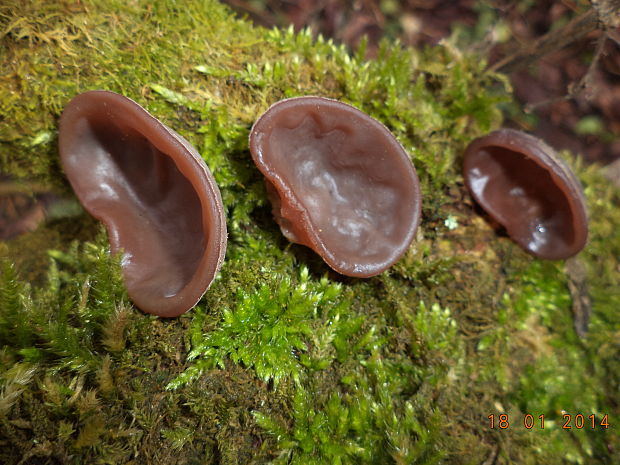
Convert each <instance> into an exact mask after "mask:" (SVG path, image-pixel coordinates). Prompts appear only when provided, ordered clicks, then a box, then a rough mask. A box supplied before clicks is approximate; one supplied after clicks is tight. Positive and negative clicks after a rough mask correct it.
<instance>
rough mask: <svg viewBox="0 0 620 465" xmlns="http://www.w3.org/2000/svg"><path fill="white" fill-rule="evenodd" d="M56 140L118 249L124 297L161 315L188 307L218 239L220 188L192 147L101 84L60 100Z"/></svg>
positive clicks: (222, 242) (211, 270) (218, 255)
mask: <svg viewBox="0 0 620 465" xmlns="http://www.w3.org/2000/svg"><path fill="white" fill-rule="evenodd" d="M59 148H60V157H61V162H62V166H63V168H64V171H65V173H66V175H67V177H68V179H69V182H70V183H71V185H72V187H73V190H74V191H75V193H76V195H77V197H78V199H79V200H80V202H81V203H82V205H83V206H84V208H85V209H86V210H87V211H88V212H89V213H90V214H92V215H93V216H94V217H95V218H97V219H99V220H101V221H102V222H103V223H104V224H105V226H106V228H107V230H108V235H109V240H110V246H111V251H112V253H117V252H119V251H122V253H123V257H122V261H121V266H122V268H123V277H124V280H125V284H126V286H127V292H128V294H129V297H130V298H131V300H132V301H133V302H134V303H135V304H136V306H137V307H139V308H140V309H142V310H143V311H145V312H147V313H152V314H155V315H159V316H163V317H174V316H178V315H180V314H182V313H184V312H186V311H187V310H189V309H190V308H192V307H193V306H194V305H195V304H196V303H197V302H198V301H199V300H200V298H201V297H202V295H203V294H204V292H205V291H206V289H207V288H208V287H209V285H210V284H211V282H212V281H213V279H214V277H215V275H216V273H217V271H218V270H219V268H220V267H221V265H222V262H223V260H224V254H225V251H226V240H227V234H226V222H225V216H224V207H223V205H222V199H221V195H220V191H219V189H218V187H217V185H216V183H215V180H214V179H213V176H212V175H211V173H210V172H209V169H208V168H207V166H206V165H205V163H204V161H203V160H202V158H201V157H200V155H199V154H198V153H197V151H196V150H195V149H194V148H193V147H192V146H191V145H190V144H189V142H187V140H185V139H184V138H183V137H181V136H180V135H179V134H177V133H176V132H175V131H173V130H172V129H170V128H168V127H166V126H165V125H164V124H162V123H161V122H160V121H158V120H157V119H156V118H154V117H153V116H151V115H150V114H149V113H148V112H147V111H146V110H145V109H144V108H142V107H141V106H140V105H138V104H137V103H136V102H134V101H133V100H130V99H128V98H127V97H124V96H122V95H119V94H116V93H114V92H108V91H101V90H96V91H89V92H85V93H83V94H80V95H78V96H76V97H74V98H73V99H72V100H71V101H70V102H69V104H68V105H67V106H66V107H65V109H64V111H63V114H62V117H61V119H60V134H59Z"/></svg>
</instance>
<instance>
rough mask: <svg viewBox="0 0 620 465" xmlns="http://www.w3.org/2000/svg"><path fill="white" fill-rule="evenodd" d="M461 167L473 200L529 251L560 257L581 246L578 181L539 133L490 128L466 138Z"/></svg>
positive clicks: (583, 223)
mask: <svg viewBox="0 0 620 465" xmlns="http://www.w3.org/2000/svg"><path fill="white" fill-rule="evenodd" d="M463 173H464V177H465V182H466V184H467V187H468V188H469V190H470V192H471V193H472V195H473V197H474V199H475V200H476V202H478V203H479V204H480V206H481V207H482V208H483V209H484V210H485V211H486V212H487V213H488V214H489V215H490V216H491V218H492V219H494V220H495V221H497V222H498V223H499V224H501V225H502V226H503V227H504V228H505V229H506V232H507V233H508V235H509V236H510V237H511V238H512V239H513V240H514V241H515V242H516V243H517V244H519V245H520V246H521V247H522V248H524V249H525V250H526V251H528V252H529V253H531V254H532V255H534V256H537V257H540V258H547V259H552V260H555V259H563V258H568V257H571V256H573V255H575V254H576V253H578V252H579V251H580V250H581V249H582V248H583V247H584V245H585V243H586V240H587V236H588V219H587V213H586V206H585V199H584V196H583V192H582V189H581V185H580V184H579V181H578V180H577V178H576V177H575V175H574V174H573V173H572V172H571V170H570V169H569V168H568V166H567V165H566V164H565V163H564V162H563V161H562V160H561V159H559V158H558V156H557V154H556V153H555V151H554V150H553V149H552V148H551V147H549V146H548V145H547V144H545V143H544V142H543V141H541V140H540V139H537V138H536V137H534V136H531V135H529V134H526V133H524V132H521V131H516V130H513V129H500V130H498V131H494V132H492V133H490V134H488V135H486V136H484V137H481V138H479V139H476V140H474V141H473V142H472V143H471V144H469V146H468V147H467V149H466V151H465V157H464V162H463Z"/></svg>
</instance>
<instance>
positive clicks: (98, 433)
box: [0, 0, 620, 464]
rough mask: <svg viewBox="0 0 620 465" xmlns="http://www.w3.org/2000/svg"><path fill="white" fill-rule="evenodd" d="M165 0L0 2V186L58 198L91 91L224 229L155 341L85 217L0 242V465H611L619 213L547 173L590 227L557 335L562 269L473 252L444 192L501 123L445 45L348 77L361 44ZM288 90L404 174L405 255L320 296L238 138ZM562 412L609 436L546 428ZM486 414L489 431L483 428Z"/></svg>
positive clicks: (327, 284)
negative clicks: (333, 115)
mask: <svg viewBox="0 0 620 465" xmlns="http://www.w3.org/2000/svg"><path fill="white" fill-rule="evenodd" d="M18 3H19V4H18ZM177 3H178V2H174V1H172V0H158V1H157V2H154V3H153V2H145V1H144V2H143V1H141V0H137V1H130V2H116V1H103V0H91V1H87V2H80V3H74V2H68V1H67V2H60V3H58V2H57V3H56V4H54V5H52V4H49V2H43V1H37V0H31V1H29V2H26V3H25V4H24V3H23V2H16V1H15V2H13V1H9V2H4V3H3V4H2V5H1V6H0V57H2V58H1V59H0V63H1V68H0V70H1V72H0V123H1V124H0V171H2V172H3V173H7V174H10V175H12V176H13V177H15V178H17V179H29V180H33V181H34V182H36V183H37V184H38V185H41V184H42V185H44V186H46V187H47V186H49V187H50V188H52V189H54V190H55V191H57V192H67V193H68V192H69V190H70V189H69V187H68V184H67V182H66V180H65V179H64V177H63V176H62V173H61V170H60V168H59V165H58V161H57V160H58V156H57V149H56V141H57V129H58V128H57V121H58V117H59V116H60V112H61V110H62V108H63V106H64V105H65V104H66V103H67V102H68V101H69V99H70V98H71V97H73V96H74V95H75V94H77V93H79V92H82V91H85V90H88V89H97V88H101V89H109V90H113V91H117V92H120V93H122V94H124V95H127V96H128V97H131V98H133V99H134V100H136V101H138V102H139V103H140V104H142V105H144V106H145V107H146V108H147V109H148V110H149V111H150V112H152V114H153V115H154V116H156V117H157V118H160V119H161V120H162V121H163V122H164V123H166V124H168V125H169V126H171V127H173V128H174V129H175V130H177V131H179V132H180V133H181V134H182V135H183V136H184V137H186V138H187V139H188V140H189V141H190V142H191V143H193V144H194V145H195V146H196V147H197V149H198V150H199V152H200V153H201V155H202V157H203V158H204V159H205V161H206V162H207V164H208V165H209V167H210V168H211V170H212V171H213V174H214V177H215V179H216V181H217V183H218V185H219V186H220V189H221V191H222V197H223V200H224V204H225V207H226V210H227V222H228V225H229V234H230V236H229V244H228V250H227V256H226V261H225V263H224V266H223V268H222V270H221V272H220V273H219V274H218V277H217V278H216V280H215V281H214V282H213V284H212V286H211V288H210V289H209V292H208V293H207V294H206V295H205V297H204V298H203V299H202V300H201V302H200V304H199V305H198V306H197V307H196V308H195V309H194V310H192V311H191V312H189V313H187V314H186V315H184V316H182V317H180V318H177V319H174V320H161V319H158V318H155V317H152V316H147V315H144V314H142V313H140V312H139V311H137V310H136V309H134V308H133V307H132V305H131V304H130V303H129V302H128V300H127V297H126V295H125V291H124V289H123V285H122V281H121V279H120V272H119V267H118V263H117V261H116V260H115V259H114V258H111V257H110V256H109V254H108V251H107V250H108V245H107V240H106V237H105V234H104V233H103V232H102V229H101V228H99V227H97V226H96V225H95V222H94V221H93V220H92V219H89V218H88V217H87V216H86V215H85V214H82V215H81V216H78V217H77V218H74V219H72V220H58V221H54V222H51V223H49V224H47V225H44V226H43V227H42V228H40V229H39V230H38V231H36V232H35V233H32V234H29V235H26V236H23V237H22V238H19V239H17V240H16V241H12V242H9V243H4V244H2V245H1V246H0V256H1V257H2V259H3V265H2V275H1V277H0V344H2V349H1V350H0V461H1V462H2V463H8V464H13V463H19V462H20V461H21V462H22V463H28V462H29V461H30V462H33V463H34V462H35V461H47V462H48V463H114V464H116V463H207V464H209V463H213V464H215V463H223V464H246V463H267V462H273V463H300V464H301V463H303V464H306V463H307V464H311V463H316V464H323V463H325V464H327V463H330V464H331V463H342V464H347V463H351V464H355V463H358V464H361V463H386V464H387V463H397V464H400V463H419V464H432V463H455V464H461V463H462V464H469V463H485V462H486V463H491V462H493V461H494V462H495V463H498V464H509V463H519V464H522V463H525V464H534V463H549V464H555V463H557V464H564V463H578V464H580V463H587V464H590V463H592V464H596V463H613V462H614V461H616V462H617V461H618V460H619V458H618V452H617V451H619V450H620V443H619V441H618V438H617V435H614V429H613V428H615V427H616V426H617V424H618V421H619V420H620V418H619V409H618V398H617V393H618V392H619V390H620V364H619V363H620V362H619V360H620V334H619V330H618V328H620V313H618V311H617V309H618V308H619V307H620V268H619V267H620V264H619V261H618V260H619V257H620V208H618V205H620V193H619V192H618V189H617V188H614V187H613V186H611V185H610V184H609V183H608V181H606V180H605V179H604V178H603V177H601V176H600V175H599V174H598V171H597V167H589V168H584V167H582V166H580V165H579V164H578V163H574V162H571V163H572V164H573V166H574V169H575V171H576V172H577V173H578V175H579V177H580V178H581V179H582V181H583V183H584V186H585V192H586V196H587V199H588V203H589V211H590V217H591V228H590V240H589V244H588V247H587V248H586V250H584V252H582V253H581V254H580V255H579V257H578V260H579V261H580V262H581V263H582V265H583V268H584V269H585V275H586V277H585V289H586V290H587V293H588V295H589V296H590V299H591V305H590V307H591V314H590V329H589V332H588V333H587V337H586V338H584V339H582V338H579V337H578V336H577V334H576V333H575V331H574V328H573V321H572V313H571V312H572V309H571V306H572V303H573V298H572V296H571V294H570V292H569V284H570V283H571V279H572V277H571V275H570V273H568V272H567V271H566V269H565V267H564V266H563V264H562V263H559V262H558V263H543V262H541V261H538V260H534V259H532V258H531V257H529V256H527V255H526V254H525V253H524V252H523V251H521V250H520V249H519V248H518V247H516V246H515V245H514V244H513V243H512V242H510V240H509V239H507V238H505V237H499V236H498V235H497V234H496V233H495V231H494V230H493V229H492V228H491V227H490V226H489V225H488V224H487V223H485V222H484V221H483V220H482V219H481V218H479V217H478V216H476V214H475V212H474V209H473V208H472V205H471V200H470V199H469V196H468V195H466V193H465V191H464V189H463V185H462V179H461V175H460V168H459V161H460V160H459V158H460V155H459V154H460V153H462V150H463V148H464V146H465V145H466V144H467V143H468V142H469V141H470V140H471V139H472V138H474V137H476V136H478V135H480V134H481V133H483V132H485V131H487V130H490V129H493V128H495V127H497V126H498V125H499V124H500V123H501V114H500V111H499V109H498V108H499V106H500V105H501V104H503V103H505V102H509V100H510V98H509V95H508V91H509V90H510V89H509V86H508V85H507V84H506V80H505V78H504V77H502V76H500V75H493V74H489V73H487V72H486V71H485V63H484V60H482V59H480V57H479V56H477V55H475V54H471V53H466V52H464V51H462V50H460V49H459V48H458V47H457V44H458V43H459V42H458V40H457V39H458V38H453V39H450V40H448V41H446V42H445V43H443V44H442V45H441V46H439V47H435V48H429V49H426V50H422V51H415V50H411V49H406V48H403V47H400V46H399V45H398V44H394V43H389V42H384V43H383V44H382V45H381V48H380V50H379V55H378V58H377V59H376V60H370V61H367V60H366V59H365V58H364V54H365V52H364V45H362V46H361V47H360V49H359V50H358V51H355V52H354V53H349V51H347V50H346V49H345V48H344V47H342V46H339V45H336V44H334V43H333V42H331V41H327V40H325V39H323V38H321V37H317V38H313V36H312V34H311V32H310V31H308V30H304V31H301V32H300V33H294V32H293V31H292V29H289V30H264V29H259V28H254V27H251V26H250V25H248V24H247V23H246V22H244V21H240V20H237V19H235V18H234V17H233V16H232V15H231V13H230V12H229V11H228V10H227V9H226V8H225V7H223V6H222V5H220V4H218V3H217V2H215V1H204V2H185V3H184V4H183V5H182V6H180V5H178V4H177ZM308 94H316V95H323V96H327V97H333V98H338V99H341V100H343V101H346V102H349V103H351V104H353V105H355V106H357V107H358V108H360V109H362V110H363V111H366V112H368V113H369V114H371V115H373V116H374V117H375V118H377V119H379V120H380V121H382V122H383V123H384V124H386V125H387V126H388V127H389V128H390V130H391V131H392V132H393V133H394V134H395V135H396V137H397V138H398V139H399V140H400V142H401V143H402V144H403V146H404V147H405V148H406V149H407V151H408V153H410V154H411V156H412V160H413V162H414V163H415V166H416V168H417V170H418V173H419V175H420V179H421V183H422V191H423V194H424V201H423V221H422V224H421V226H420V229H419V231H418V234H417V237H416V241H415V242H414V243H413V245H412V247H411V248H410V250H408V251H407V253H406V254H405V256H404V257H403V258H402V259H401V260H400V261H399V262H398V263H397V264H396V265H395V266H394V267H392V269H390V270H389V271H387V272H385V273H383V274H381V275H380V276H377V277H375V278H371V279H367V280H356V279H351V278H345V277H341V276H338V275H337V274H336V273H334V272H333V271H331V270H329V269H328V268H327V266H326V265H325V264H324V263H323V262H322V261H321V260H320V259H319V258H318V257H317V256H316V255H315V254H313V253H312V252H310V251H309V250H307V249H306V248H304V247H301V246H297V245H291V244H289V243H288V242H287V241H286V240H285V239H284V238H283V236H282V234H281V233H280V231H279V230H278V228H277V226H276V225H275V223H274V221H273V219H272V218H271V214H270V209H269V205H268V201H267V198H266V194H265V190H264V187H263V181H262V178H261V176H260V173H259V172H258V171H257V170H256V168H255V167H254V166H253V164H252V162H251V157H250V155H249V153H248V149H247V144H248V142H247V138H248V133H249V130H250V127H251V124H252V123H253V121H254V120H255V119H256V118H257V117H258V116H259V115H260V114H261V112H263V111H264V110H265V109H266V108H267V107H268V106H269V105H271V104H272V103H274V102H275V101H277V100H278V99H281V98H285V97H291V96H296V95H308ZM586 310H587V308H586ZM167 387H168V389H166V388H167ZM562 410H565V411H566V412H568V413H571V414H577V413H582V414H584V415H585V416H586V417H587V416H588V415H590V414H596V415H597V418H602V415H604V414H608V421H609V423H610V425H611V427H610V428H609V429H605V428H603V427H597V428H595V429H588V430H586V429H585V428H584V429H582V430H579V431H578V430H577V429H576V428H574V429H573V430H572V431H566V430H563V429H562V428H561V427H560V426H561V424H560V423H561V421H562V419H563V417H562V415H563V413H562ZM499 414H508V415H509V416H510V417H511V427H510V428H508V429H503V430H500V429H498V428H495V429H492V428H490V427H489V424H488V422H489V420H488V416H489V415H495V416H497V415H499ZM526 414H532V415H534V417H535V418H537V416H538V415H540V414H544V415H545V418H546V425H545V426H546V427H545V429H544V430H541V429H536V428H532V429H531V430H528V429H526V428H525V427H523V426H522V418H523V416H524V415H526ZM599 426H600V425H599ZM494 457H495V458H494Z"/></svg>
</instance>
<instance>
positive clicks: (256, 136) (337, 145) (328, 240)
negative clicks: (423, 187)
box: [250, 97, 421, 277]
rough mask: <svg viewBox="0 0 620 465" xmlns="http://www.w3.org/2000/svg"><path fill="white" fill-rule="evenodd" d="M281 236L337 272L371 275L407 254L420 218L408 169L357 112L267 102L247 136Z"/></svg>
mask: <svg viewBox="0 0 620 465" xmlns="http://www.w3.org/2000/svg"><path fill="white" fill-rule="evenodd" d="M250 150H251V152H252V157H253V159H254V162H255V163H256V165H257V166H258V168H259V169H260V171H261V172H262V173H263V175H264V176H265V180H266V185H267V192H268V195H269V197H270V200H271V202H272V206H273V213H274V216H275V218H276V221H277V222H278V223H279V225H280V228H281V229H282V232H283V234H284V235H285V236H286V237H287V238H288V239H289V240H291V241H293V242H297V243H300V244H303V245H306V246H308V247H310V248H312V249H313V250H314V251H315V252H317V253H318V254H319V255H320V256H321V257H322V258H323V259H324V260H325V262H326V263H327V264H328V265H329V266H330V267H332V268H333V269H334V270H336V271H338V272H339V273H342V274H345V275H348V276H356V277H370V276H374V275H376V274H379V273H380V272H382V271H384V270H385V269H387V268H388V267H389V266H391V265H392V264H393V263H394V262H395V261H396V260H398V258H400V256H401V255H402V254H403V253H404V252H405V251H406V249H407V247H408V246H409V244H410V243H411V241H412V239H413V237H414V234H415V230H416V228H417V226H418V223H419V221H420V208H421V198H420V188H419V181H418V177H417V175H416V172H415V168H414V167H413V164H412V163H411V160H410V159H409V156H408V155H407V153H406V152H405V150H404V149H403V147H402V146H401V145H400V144H399V143H398V141H397V140H396V138H395V137H394V136H393V135H392V134H391V133H390V132H389V130H388V129H387V128H386V127H385V126H383V125H382V124H381V123H379V122H378V121H376V120H375V119H373V118H371V117H370V116H368V115H366V114H364V113H363V112H361V111H360V110H358V109H356V108H354V107H352V106H350V105H347V104H344V103H342V102H338V101H336V100H331V99H327V98H322V97H297V98H292V99H287V100H282V101H280V102H277V103H275V104H274V105H272V106H271V107H270V108H269V109H268V110H267V111H266V112H265V113H264V114H263V115H262V116H261V117H260V118H259V119H258V120H257V122H256V123H255V124H254V126H253V128H252V131H251V133H250Z"/></svg>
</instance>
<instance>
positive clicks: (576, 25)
mask: <svg viewBox="0 0 620 465" xmlns="http://www.w3.org/2000/svg"><path fill="white" fill-rule="evenodd" d="M599 24H600V23H599V20H598V15H597V12H596V11H595V10H594V9H590V10H588V11H587V12H585V13H583V14H581V15H579V16H578V17H576V18H575V19H573V20H572V21H571V22H570V23H568V24H567V25H565V26H563V27H561V28H559V29H556V30H554V31H551V32H549V33H547V34H545V35H544V36H542V37H541V38H540V39H538V40H536V41H534V42H533V43H532V44H530V45H526V46H524V47H521V49H520V50H518V51H517V52H515V53H513V54H511V55H508V56H507V57H505V58H503V59H502V60H500V61H498V62H497V63H495V64H493V65H492V66H491V67H490V68H489V69H490V71H500V72H502V73H511V72H513V71H516V70H518V69H521V68H526V67H528V66H529V65H531V64H532V63H534V62H536V61H538V60H540V59H541V58H542V57H544V56H545V55H547V54H549V53H551V52H554V51H556V50H560V49H562V48H564V47H566V46H568V45H570V44H572V43H573V42H576V41H577V40H579V39H581V38H583V37H584V36H586V35H587V34H589V33H590V32H592V31H595V30H597V29H598V28H599Z"/></svg>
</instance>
